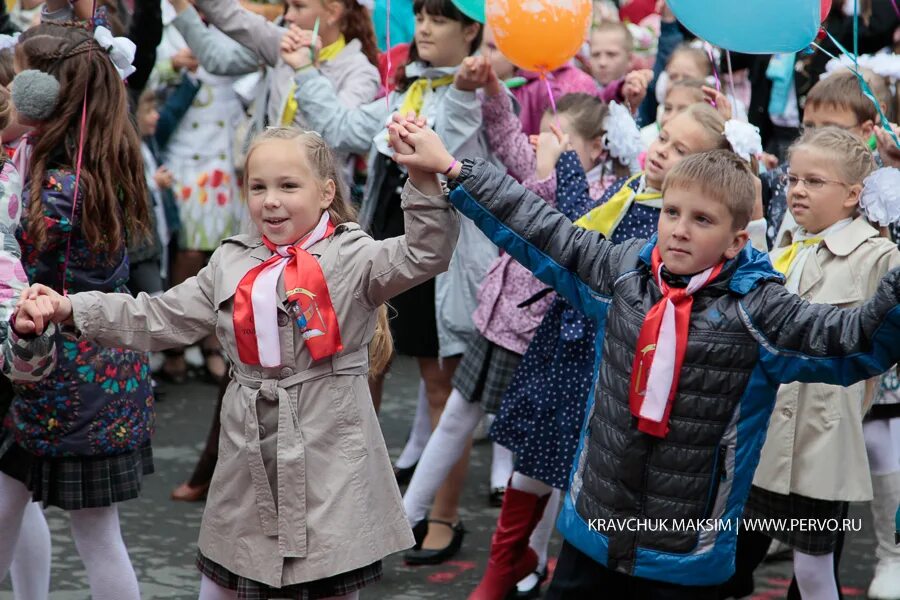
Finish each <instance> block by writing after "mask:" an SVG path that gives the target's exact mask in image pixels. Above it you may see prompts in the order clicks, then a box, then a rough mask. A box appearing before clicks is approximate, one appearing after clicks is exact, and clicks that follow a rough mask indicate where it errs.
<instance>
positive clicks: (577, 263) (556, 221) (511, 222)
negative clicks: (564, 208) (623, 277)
mask: <svg viewBox="0 0 900 600" xmlns="http://www.w3.org/2000/svg"><path fill="white" fill-rule="evenodd" d="M457 182H458V183H459V187H458V188H457V189H456V190H454V191H453V193H452V194H451V195H450V202H451V203H452V204H453V205H454V206H456V207H457V208H458V209H459V210H460V212H462V213H463V214H464V215H465V216H467V217H469V218H470V219H472V220H473V221H474V222H475V224H476V225H477V226H478V228H479V229H481V230H482V231H483V232H484V233H485V234H486V235H487V236H488V237H489V238H490V239H491V241H493V242H494V243H495V244H497V245H498V246H499V247H500V248H502V249H504V250H505V251H507V252H508V253H509V254H510V255H511V256H512V257H513V258H515V259H516V260H517V261H519V262H520V263H521V264H522V265H523V266H525V267H526V268H527V269H528V270H530V271H531V272H532V273H534V274H535V276H536V277H537V278H538V279H540V280H541V281H543V282H544V283H546V284H548V285H550V286H552V287H553V288H555V289H556V291H558V292H559V293H560V294H562V295H563V296H565V297H566V299H567V300H569V302H571V303H572V305H573V306H574V307H575V308H577V309H579V310H581V311H582V312H585V313H588V312H589V309H590V306H591V305H593V304H595V302H592V301H591V300H592V299H593V300H595V298H594V296H595V293H599V294H601V295H603V296H607V297H608V296H611V295H612V283H613V281H614V280H615V278H616V276H617V275H618V271H617V269H616V265H618V264H619V262H620V261H621V258H622V256H623V255H624V252H627V251H628V249H629V248H630V245H629V244H624V245H621V246H614V245H613V244H612V243H611V242H609V241H607V240H605V239H604V238H603V236H602V235H601V234H599V233H597V232H594V231H588V230H585V229H581V228H579V227H575V226H574V225H573V224H572V222H571V221H570V220H569V219H567V218H566V216H565V215H563V214H562V213H561V212H559V211H557V210H556V209H554V208H553V207H551V206H549V205H547V204H546V203H545V202H544V201H542V200H541V199H540V198H539V197H537V196H535V195H534V194H532V193H531V192H529V191H528V190H527V189H525V188H524V187H523V186H522V185H520V184H519V183H518V182H516V181H515V180H514V179H513V178H512V177H509V176H508V175H505V174H503V173H501V172H500V171H499V169H497V168H496V167H494V166H493V165H491V164H489V163H487V162H486V161H484V160H480V159H479V160H475V161H469V160H466V161H464V163H463V168H462V172H461V173H460V175H459V177H458V178H457Z"/></svg>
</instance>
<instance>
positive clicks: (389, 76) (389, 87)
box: [384, 0, 392, 112]
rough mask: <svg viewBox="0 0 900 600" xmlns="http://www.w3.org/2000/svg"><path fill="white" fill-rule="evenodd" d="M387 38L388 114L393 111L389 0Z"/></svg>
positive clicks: (385, 85) (385, 87)
mask: <svg viewBox="0 0 900 600" xmlns="http://www.w3.org/2000/svg"><path fill="white" fill-rule="evenodd" d="M385 25H386V27H385V36H386V37H387V39H386V40H385V43H386V44H387V74H386V75H385V76H384V102H385V104H387V109H388V112H390V110H391V66H392V65H391V62H392V61H391V0H387V22H386V23H385Z"/></svg>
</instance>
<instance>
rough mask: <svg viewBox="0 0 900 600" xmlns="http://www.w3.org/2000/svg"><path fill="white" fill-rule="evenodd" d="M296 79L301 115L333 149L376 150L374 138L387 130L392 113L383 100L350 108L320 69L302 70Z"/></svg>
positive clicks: (357, 151)
mask: <svg viewBox="0 0 900 600" xmlns="http://www.w3.org/2000/svg"><path fill="white" fill-rule="evenodd" d="M294 80H295V82H296V83H297V91H296V96H295V97H296V98H297V112H298V113H302V115H303V118H304V119H305V120H306V122H307V124H308V127H309V128H310V129H312V130H314V131H318V132H319V134H320V135H321V136H322V137H323V138H325V141H326V142H328V145H329V146H331V148H332V149H333V150H336V151H338V152H346V153H355V154H362V153H365V152H367V151H368V150H369V148H371V147H372V138H374V137H375V134H377V133H378V132H379V131H381V130H382V129H383V128H384V126H385V122H386V121H387V118H388V115H389V114H390V113H389V111H388V107H387V104H386V102H385V101H384V99H383V98H382V99H380V100H375V101H374V102H370V103H368V104H364V105H363V106H359V107H356V108H350V107H347V106H345V105H343V104H342V103H341V102H340V101H339V100H338V94H337V92H336V90H335V89H334V85H333V84H332V83H331V81H329V80H328V78H327V77H325V76H324V75H322V74H321V73H319V71H318V70H316V69H314V68H311V67H310V68H307V69H304V70H302V71H299V72H298V73H297V75H296V77H295V78H294Z"/></svg>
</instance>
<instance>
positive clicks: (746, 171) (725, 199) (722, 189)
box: [662, 150, 756, 230]
mask: <svg viewBox="0 0 900 600" xmlns="http://www.w3.org/2000/svg"><path fill="white" fill-rule="evenodd" d="M753 177H754V176H753V172H752V171H751V170H750V165H749V164H748V163H747V161H745V160H744V159H742V158H741V157H740V156H738V155H737V154H735V153H734V152H732V151H731V150H710V151H709V152H699V153H697V154H691V155H690V156H688V157H686V158H685V159H684V160H682V161H681V162H679V163H678V164H677V165H675V167H673V168H672V170H671V171H669V174H668V175H667V176H666V180H665V181H664V182H663V186H662V193H663V196H665V195H666V192H667V191H668V190H673V189H678V190H696V191H698V192H699V193H700V194H702V195H703V196H704V197H707V198H709V199H711V200H715V201H716V202H719V203H721V204H724V205H725V207H726V208H727V209H728V212H729V214H731V218H732V226H733V228H734V229H735V230H738V229H743V228H744V227H746V226H747V224H748V223H749V222H750V217H751V216H752V215H753V206H754V204H755V203H756V188H755V186H754V184H753Z"/></svg>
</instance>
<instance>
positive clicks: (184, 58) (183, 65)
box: [172, 48, 200, 73]
mask: <svg viewBox="0 0 900 600" xmlns="http://www.w3.org/2000/svg"><path fill="white" fill-rule="evenodd" d="M199 66H200V62H199V61H198V60H197V57H196V56H194V53H193V52H191V50H190V48H182V49H181V50H179V51H178V52H176V53H175V54H174V55H172V67H174V68H175V69H187V70H188V71H190V72H192V73H193V72H195V71H196V70H197V68H198V67H199Z"/></svg>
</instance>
